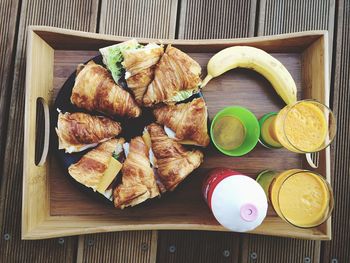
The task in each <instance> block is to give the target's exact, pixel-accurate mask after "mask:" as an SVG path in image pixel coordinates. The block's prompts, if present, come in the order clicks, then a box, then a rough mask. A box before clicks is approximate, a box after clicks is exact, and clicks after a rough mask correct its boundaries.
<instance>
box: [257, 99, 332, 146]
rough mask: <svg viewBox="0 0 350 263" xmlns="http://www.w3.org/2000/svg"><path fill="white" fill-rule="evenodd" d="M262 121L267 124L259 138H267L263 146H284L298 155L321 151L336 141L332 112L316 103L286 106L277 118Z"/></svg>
mask: <svg viewBox="0 0 350 263" xmlns="http://www.w3.org/2000/svg"><path fill="white" fill-rule="evenodd" d="M264 118H265V119H266V120H265V119H264ZM261 120H264V121H263V123H262V124H261V125H262V128H261V132H262V133H261V135H260V137H261V138H263V139H264V138H265V140H263V141H264V142H265V143H264V145H266V144H267V145H268V146H270V147H271V148H278V147H279V146H283V147H285V148H286V149H288V150H290V151H292V152H296V153H313V152H318V151H320V150H322V149H324V148H326V147H327V146H328V145H329V144H330V143H331V142H332V141H333V139H334V137H335V133H336V121H335V117H334V115H333V112H332V110H331V109H329V108H328V107H327V106H325V105H324V104H322V103H320V102H317V101H315V100H301V101H298V102H296V103H295V104H292V105H287V106H286V107H284V108H283V109H282V110H281V111H279V112H278V114H277V115H275V116H271V117H270V118H266V116H264V117H263V118H262V119H261ZM264 126H266V127H265V128H264ZM265 133H266V134H265ZM266 138H268V139H269V140H266ZM271 142H272V143H271ZM270 144H271V145H270Z"/></svg>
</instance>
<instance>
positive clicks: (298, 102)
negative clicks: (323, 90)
mask: <svg viewBox="0 0 350 263" xmlns="http://www.w3.org/2000/svg"><path fill="white" fill-rule="evenodd" d="M302 102H312V103H315V104H318V105H321V106H322V107H324V108H326V109H327V110H328V112H329V113H330V114H331V116H332V119H333V120H334V124H335V125H334V136H333V138H331V139H330V140H329V142H328V143H327V145H326V146H324V147H321V148H317V150H316V151H313V152H309V151H305V150H302V149H299V148H298V147H296V146H295V145H294V144H293V143H292V142H291V141H290V140H289V138H288V135H287V133H286V131H285V126H286V118H287V115H288V113H289V112H290V111H291V110H292V109H293V108H294V107H295V106H296V105H298V104H300V103H302ZM288 106H290V108H289V109H287V112H286V114H285V115H284V116H283V127H282V130H283V135H284V136H285V138H286V140H287V142H288V143H289V144H290V145H291V146H292V147H293V148H294V149H296V150H297V151H299V152H301V153H314V152H319V151H322V150H323V149H325V148H327V147H328V146H329V145H330V144H331V143H332V142H333V140H334V138H335V134H336V132H337V123H336V119H335V116H334V113H333V111H332V109H331V108H329V107H328V106H327V105H325V104H323V103H322V102H319V101H317V100H315V99H303V100H299V101H297V102H295V103H294V104H292V105H287V106H286V107H288ZM282 110H283V109H282ZM327 130H328V123H327Z"/></svg>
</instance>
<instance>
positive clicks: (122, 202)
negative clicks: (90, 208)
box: [113, 137, 159, 209]
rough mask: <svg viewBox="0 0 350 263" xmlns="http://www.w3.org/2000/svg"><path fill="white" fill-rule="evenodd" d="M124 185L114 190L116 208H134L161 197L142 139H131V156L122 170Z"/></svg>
mask: <svg viewBox="0 0 350 263" xmlns="http://www.w3.org/2000/svg"><path fill="white" fill-rule="evenodd" d="M122 173H123V177H122V184H120V185H118V186H117V187H116V188H115V190H114V193H113V195H114V206H115V207H117V208H122V209H123V208H124V207H127V206H134V205H137V204H140V203H142V202H144V201H145V200H147V199H148V198H153V197H155V196H158V195H159V190H158V187H157V184H156V180H155V177H154V173H153V169H152V168H151V165H150V160H149V150H148V147H147V146H146V144H145V142H144V141H143V139H142V137H135V138H133V139H131V141H130V145H129V154H128V156H127V157H126V160H125V162H124V165H123V168H122Z"/></svg>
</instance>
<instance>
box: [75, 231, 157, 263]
mask: <svg viewBox="0 0 350 263" xmlns="http://www.w3.org/2000/svg"><path fill="white" fill-rule="evenodd" d="M80 240H82V241H81V242H79V247H78V258H77V263H80V262H86V263H89V262H133V263H138V262H155V255H156V249H157V242H156V240H157V231H128V232H117V233H107V234H98V235H85V236H84V238H80Z"/></svg>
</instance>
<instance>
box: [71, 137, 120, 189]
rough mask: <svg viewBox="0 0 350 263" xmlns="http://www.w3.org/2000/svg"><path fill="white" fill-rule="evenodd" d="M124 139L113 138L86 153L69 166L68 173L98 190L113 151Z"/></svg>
mask: <svg viewBox="0 0 350 263" xmlns="http://www.w3.org/2000/svg"><path fill="white" fill-rule="evenodd" d="M123 143H124V139H123V138H120V139H111V140H108V141H106V142H103V143H101V144H100V145H99V146H97V147H96V148H95V149H92V150H91V151H89V152H88V153H86V154H85V155H84V156H83V157H82V158H81V159H80V160H79V161H78V162H77V163H75V164H72V165H71V166H69V167H68V173H69V174H70V175H71V176H72V177H73V178H74V179H75V180H76V181H78V182H79V183H81V184H83V185H85V186H87V187H91V188H93V189H94V190H96V188H97V186H98V184H99V182H100V181H101V179H102V177H103V175H104V172H105V171H106V169H107V167H108V164H109V161H110V159H111V158H112V153H113V152H114V150H116V149H117V147H118V145H119V147H120V146H121V145H122V144H123Z"/></svg>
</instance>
